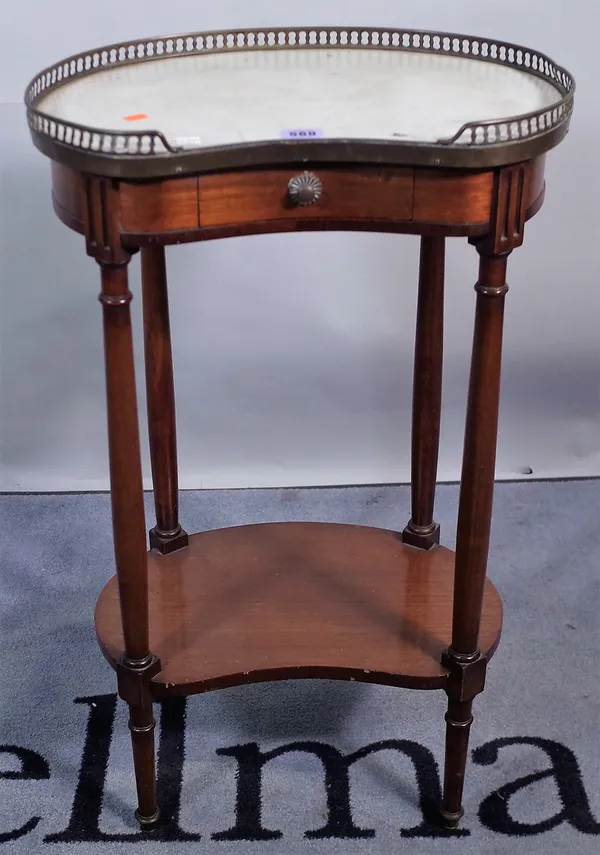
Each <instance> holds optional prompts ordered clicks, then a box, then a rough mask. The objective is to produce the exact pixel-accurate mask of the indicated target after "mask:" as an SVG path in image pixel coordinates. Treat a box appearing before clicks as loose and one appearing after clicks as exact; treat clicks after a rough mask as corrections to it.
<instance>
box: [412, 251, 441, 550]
mask: <svg viewBox="0 0 600 855" xmlns="http://www.w3.org/2000/svg"><path fill="white" fill-rule="evenodd" d="M444 264H445V238H443V237H423V238H421V262H420V271H419V299H418V308H417V331H416V340H415V367H414V381H413V424H412V477H411V481H412V516H411V519H410V522H409V523H408V525H407V526H406V528H405V529H404V532H403V533H402V539H403V541H404V543H408V544H410V545H411V546H417V547H419V548H421V549H431V547H432V546H435V545H436V544H437V543H439V540H440V527H439V525H438V524H437V523H436V522H435V520H434V518H433V506H434V501H435V484H436V478H437V465H438V451H439V441H440V418H441V411H442V360H443V338H444Z"/></svg>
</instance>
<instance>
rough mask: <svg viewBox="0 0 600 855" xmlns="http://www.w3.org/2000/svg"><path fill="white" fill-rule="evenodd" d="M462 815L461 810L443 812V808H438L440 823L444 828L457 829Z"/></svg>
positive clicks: (462, 811)
mask: <svg viewBox="0 0 600 855" xmlns="http://www.w3.org/2000/svg"><path fill="white" fill-rule="evenodd" d="M463 815H464V810H463V809H462V808H461V809H460V810H459V811H455V812H453V811H448V810H444V808H440V816H441V817H442V823H443V825H444V828H448V829H455V828H458V823H459V822H460V821H461V819H462V817H463Z"/></svg>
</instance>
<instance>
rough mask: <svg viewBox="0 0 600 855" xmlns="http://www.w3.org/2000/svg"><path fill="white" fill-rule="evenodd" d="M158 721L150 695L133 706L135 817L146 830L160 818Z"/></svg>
mask: <svg viewBox="0 0 600 855" xmlns="http://www.w3.org/2000/svg"><path fill="white" fill-rule="evenodd" d="M155 725H156V722H155V721H154V715H153V712H152V702H151V698H150V696H149V695H148V698H147V704H146V705H145V706H143V707H136V706H130V707H129V729H130V731H131V743H132V746H133V764H134V768H135V783H136V787H137V794H138V808H137V810H136V812H135V817H136V819H137V821H138V822H139V824H140V826H141V827H142V829H145V830H151V829H152V828H153V827H154V826H156V824H157V822H158V821H159V819H160V810H159V808H158V805H157V803H156V768H155V761H154V728H155Z"/></svg>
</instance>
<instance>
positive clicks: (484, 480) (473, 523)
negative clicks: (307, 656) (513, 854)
mask: <svg viewBox="0 0 600 855" xmlns="http://www.w3.org/2000/svg"><path fill="white" fill-rule="evenodd" d="M479 251H480V253H482V255H481V260H480V268H479V281H478V283H477V285H476V286H475V290H476V291H477V308H476V315H475V333H474V340H473V355H472V362H471V378H470V384H469V397H468V405H467V420H466V430H465V444H464V454H463V468H462V478H461V489H460V502H459V512H458V530H457V543H456V569H455V580H454V614H453V629H452V645H451V647H450V648H449V649H448V651H447V652H446V654H445V664H446V665H447V667H448V669H449V671H450V678H449V686H448V698H449V702H448V713H447V715H446V723H447V724H446V768H445V776H444V795H443V802H442V817H443V819H444V822H445V824H446V825H447V826H448V827H449V828H455V827H456V826H457V825H458V822H459V820H460V818H461V816H462V813H463V809H462V792H463V784H464V777H465V767H466V761H467V750H468V743H469V731H470V728H471V723H472V721H473V716H472V705H473V698H474V697H475V696H476V695H477V694H478V693H479V692H481V691H482V690H483V686H484V681H485V665H486V663H485V661H484V660H483V659H482V656H481V653H480V651H479V647H478V640H479V626H480V621H481V609H482V603H483V590H484V584H485V578H486V569H487V559H488V547H489V538H490V526H491V515H492V500H493V491H494V470H495V462H496V436H497V430H498V406H499V396H500V368H501V356H502V328H503V318H504V296H505V294H506V292H507V290H508V286H507V285H506V258H507V254H501V255H487V254H485V250H484V249H483V248H480V250H479Z"/></svg>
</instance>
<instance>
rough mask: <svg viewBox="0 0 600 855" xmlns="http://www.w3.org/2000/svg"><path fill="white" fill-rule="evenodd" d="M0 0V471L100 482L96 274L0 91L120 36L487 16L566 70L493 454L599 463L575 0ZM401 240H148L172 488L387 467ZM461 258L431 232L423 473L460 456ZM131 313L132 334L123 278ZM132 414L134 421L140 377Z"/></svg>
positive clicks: (593, 146) (19, 116)
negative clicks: (564, 129) (433, 319)
mask: <svg viewBox="0 0 600 855" xmlns="http://www.w3.org/2000/svg"><path fill="white" fill-rule="evenodd" d="M9 8H10V11H8V9H9ZM2 17H3V19H4V20H3V22H2V29H1V31H0V181H1V185H0V289H1V292H2V293H1V302H0V305H1V307H2V310H1V324H2V327H1V331H0V332H1V338H0V345H1V372H2V374H1V382H0V442H1V446H0V490H9V491H12V490H14V491H19V490H87V489H104V488H106V487H107V456H106V439H105V418H104V388H103V375H102V357H101V325H100V322H101V318H100V307H99V305H98V303H97V301H96V295H97V292H98V274H97V270H96V269H95V264H94V263H93V262H92V261H91V260H89V259H87V258H86V256H85V252H84V245H83V242H82V239H81V238H80V237H79V236H77V235H75V234H73V233H71V232H69V231H68V230H67V229H66V228H65V227H64V226H62V225H61V224H60V223H59V222H58V220H57V219H56V218H55V216H54V214H53V212H52V208H51V203H50V183H49V163H48V161H47V160H46V159H45V158H44V157H42V155H40V154H39V153H38V152H37V151H36V150H34V148H33V146H32V144H31V142H30V139H29V135H28V130H27V128H26V124H25V118H24V110H23V107H22V104H21V98H22V93H23V90H24V88H25V85H26V84H27V82H28V80H29V78H30V77H31V76H32V75H33V74H34V73H35V72H36V71H38V70H39V69H40V68H42V67H43V66H45V65H46V64H49V63H51V62H53V61H55V60H57V59H60V58H61V57H64V56H67V55H69V54H71V53H74V52H77V51H79V50H82V49H85V48H87V47H94V46H96V45H102V44H105V43H108V42H113V41H117V40H121V39H127V38H136V37H140V36H144V35H155V34H164V33H170V32H184V31H187V30H198V29H203V28H211V27H221V26H224V27H233V26H264V25H271V26H272V25H282V26H285V25H292V24H307V23H309V24H349V23H364V22H368V23H370V24H373V25H402V26H409V27H421V28H424V29H425V28H440V29H445V30H450V31H457V32H465V33H473V34H481V35H489V36H492V37H496V38H503V39H508V40H510V41H514V42H520V43H524V44H526V45H528V46H531V47H534V48H537V49H540V50H542V51H545V52H547V53H549V54H550V55H551V56H552V57H553V58H554V59H556V60H558V61H559V62H561V63H563V64H565V65H566V66H567V67H568V68H569V70H570V71H572V72H573V73H574V75H575V77H576V79H577V83H578V95H577V99H576V112H575V117H574V123H573V128H572V131H571V134H570V135H569V137H568V138H567V141H566V142H565V143H564V144H563V146H562V147H561V148H560V149H558V150H557V151H555V152H554V153H552V154H551V155H550V156H549V159H548V179H549V183H548V194H547V201H546V205H545V207H544V208H543V209H542V212H541V213H540V214H539V215H538V216H537V218H536V219H535V220H533V221H532V222H531V223H530V224H529V226H528V228H527V233H526V241H525V246H524V247H523V248H522V249H520V250H518V251H516V252H515V253H514V254H513V257H512V259H511V262H510V273H509V281H510V285H511V292H510V294H509V299H508V311H507V326H506V351H505V352H506V362H505V371H504V382H503V400H502V417H501V428H500V446H499V455H498V469H497V474H498V477H499V478H514V477H518V476H519V475H520V473H522V472H523V471H524V470H525V469H527V468H531V469H532V470H533V476H534V477H536V476H537V477H554V476H571V475H600V343H599V337H598V334H597V329H598V318H599V315H600V288H599V285H600V283H599V281H598V276H597V256H598V247H597V244H598V241H599V240H600V229H599V226H600V215H599V214H598V209H597V207H596V206H595V204H594V192H597V191H598V189H599V187H598V178H597V175H596V174H594V173H593V171H592V165H593V164H594V162H596V159H597V152H598V138H599V135H600V110H599V108H598V103H599V101H600V98H599V96H598V91H597V90H598V86H599V83H598V81H599V76H598V65H597V37H598V31H599V29H600V13H599V7H598V5H597V4H596V3H593V2H591V0H587V2H586V0H568V2H567V0H528V1H527V2H526V3H523V2H522V0H486V2H480V0H479V1H478V2H476V0H454V2H453V3H452V4H444V3H439V2H436V0H421V2H419V3H418V4H416V3H408V2H406V3H405V2H391V0H371V2H369V3H368V4H365V3H363V2H357V0H344V2H341V0H336V2H331V3H327V4H324V3H322V2H316V0H305V2H304V3H302V4H301V5H298V4H296V3H292V2H289V3H282V2H281V0H255V2H248V0H219V2H218V3H198V2H196V0H171V2H169V3H163V2H159V0H129V2H128V3H122V2H120V0H103V2H102V11H101V13H100V12H99V10H98V8H97V7H96V6H91V5H90V4H86V3H81V2H79V0H54V2H53V3H51V4H47V3H42V2H41V0H21V2H20V3H18V4H10V7H4V6H3V7H2ZM417 258H418V240H417V239H415V238H409V237H395V236H380V235H351V234H327V235H323V234H316V235H291V236H268V237H258V238H242V239H232V240H228V241H222V242H218V243H213V244H205V245H203V246H186V247H179V248H173V249H172V250H169V253H168V261H169V265H170V284H171V299H172V324H173V334H174V356H175V372H176V384H177V397H178V413H179V414H178V418H179V437H180V452H181V467H180V468H181V483H182V486H183V487H188V488H192V487H194V488H199V487H224V486H227V487H245V486H270V485H309V484H343V483H367V482H390V481H406V480H407V479H408V476H409V465H410V458H409V428H410V416H409V413H410V382H411V375H412V345H413V338H414V314H415V297H416V274H417ZM138 265H139V262H138V261H135V260H134V262H133V264H132V279H133V290H134V292H135V293H136V295H137V294H139V271H138ZM476 268H477V262H476V253H475V252H474V251H473V250H472V249H471V248H469V247H468V246H467V245H466V243H465V242H464V241H461V240H455V241H450V245H449V248H448V299H447V338H446V354H447V370H446V376H445V387H444V419H443V442H442V453H441V461H440V477H441V478H442V479H455V478H457V477H458V475H459V472H460V456H461V443H462V431H463V414H464V405H465V398H466V382H467V371H468V360H469V350H470V344H471V330H472V320H473V308H474V292H473V288H472V286H473V283H474V282H475V279H476ZM135 313H136V324H137V327H136V334H137V347H138V355H139V356H141V336H140V331H141V330H140V317H139V314H140V305H139V300H136V301H135ZM140 364H141V363H140ZM141 380H142V375H141V374H140V381H141ZM140 412H141V414H142V424H143V426H144V422H143V414H144V400H143V395H142V387H141V382H140ZM145 454H146V468H145V471H146V473H147V474H149V467H148V465H147V453H146V451H145Z"/></svg>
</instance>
